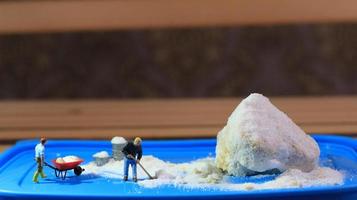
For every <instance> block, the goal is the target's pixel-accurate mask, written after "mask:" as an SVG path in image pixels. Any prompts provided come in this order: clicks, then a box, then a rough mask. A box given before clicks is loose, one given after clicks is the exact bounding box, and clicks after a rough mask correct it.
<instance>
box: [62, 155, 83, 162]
mask: <svg viewBox="0 0 357 200" xmlns="http://www.w3.org/2000/svg"><path fill="white" fill-rule="evenodd" d="M62 159H63V161H64V162H66V163H67V162H76V161H78V160H80V158H79V157H77V156H72V155H71V156H65V157H63V158H62Z"/></svg>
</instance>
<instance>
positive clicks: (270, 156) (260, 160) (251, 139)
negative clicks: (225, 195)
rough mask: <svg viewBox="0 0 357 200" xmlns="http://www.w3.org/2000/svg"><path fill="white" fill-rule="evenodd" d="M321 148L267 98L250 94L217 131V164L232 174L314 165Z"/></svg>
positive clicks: (304, 169) (304, 167)
mask: <svg viewBox="0 0 357 200" xmlns="http://www.w3.org/2000/svg"><path fill="white" fill-rule="evenodd" d="M319 154H320V150H319V147H318V145H317V143H316V142H315V141H314V140H313V139H312V138H311V137H310V136H308V135H306V134H305V132H304V131H303V130H301V128H299V127H298V126H297V125H296V124H295V123H294V122H293V121H292V120H291V119H290V118H289V117H288V116H287V115H286V114H285V113H283V112H281V111H280V110H279V109H277V108H276V107H275V106H274V105H273V104H272V103H271V102H270V101H269V99H268V98H266V97H264V96H263V95H261V94H251V95H250V96H248V97H247V98H246V99H244V100H243V101H242V102H241V103H240V104H239V105H238V107H237V108H236V109H235V110H234V111H233V113H232V114H231V116H230V117H229V119H228V122H227V125H226V126H225V127H224V128H223V129H222V130H221V131H220V132H219V133H218V136H217V146H216V166H217V167H218V168H220V169H222V170H224V171H226V172H228V174H231V175H235V176H239V175H250V174H254V173H256V172H269V171H271V170H272V171H274V170H279V171H281V172H283V171H285V170H287V169H299V170H301V171H304V172H309V171H311V170H313V169H314V168H315V167H316V166H317V162H318V158H319Z"/></svg>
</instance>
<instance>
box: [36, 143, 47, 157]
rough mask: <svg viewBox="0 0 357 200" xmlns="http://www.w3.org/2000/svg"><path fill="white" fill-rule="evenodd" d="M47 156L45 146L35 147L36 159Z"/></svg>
mask: <svg viewBox="0 0 357 200" xmlns="http://www.w3.org/2000/svg"><path fill="white" fill-rule="evenodd" d="M44 156H45V146H44V145H43V144H41V143H39V144H37V145H36V147H35V157H36V158H38V157H44Z"/></svg>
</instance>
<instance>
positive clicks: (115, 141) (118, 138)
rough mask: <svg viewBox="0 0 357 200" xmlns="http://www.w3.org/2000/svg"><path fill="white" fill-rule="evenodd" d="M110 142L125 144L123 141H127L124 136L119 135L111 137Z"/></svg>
mask: <svg viewBox="0 0 357 200" xmlns="http://www.w3.org/2000/svg"><path fill="white" fill-rule="evenodd" d="M111 142H112V144H125V143H127V141H126V140H125V138H123V137H119V136H116V137H113V139H112V141H111Z"/></svg>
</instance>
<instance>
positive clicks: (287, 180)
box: [83, 156, 343, 190]
mask: <svg viewBox="0 0 357 200" xmlns="http://www.w3.org/2000/svg"><path fill="white" fill-rule="evenodd" d="M123 162H124V161H114V160H113V159H110V161H109V162H108V163H107V164H105V165H103V166H101V167H98V166H96V164H95V163H94V162H91V163H89V164H88V165H86V166H83V167H84V168H85V171H84V172H83V173H85V174H96V175H99V176H103V177H106V178H112V179H122V178H123V164H124V163H123ZM141 163H142V165H143V166H144V167H145V169H146V170H147V171H148V172H149V173H150V174H151V175H152V176H156V177H157V179H153V180H149V178H148V177H147V175H146V174H145V172H144V171H143V170H142V169H141V168H140V166H139V165H138V166H137V167H138V178H139V182H138V184H140V185H141V186H143V187H148V188H154V187H159V186H161V185H174V186H177V187H189V188H212V189H219V190H252V189H279V188H299V187H311V186H331V185H339V184H342V183H343V175H342V173H340V172H338V171H336V170H333V169H331V168H326V167H316V168H315V169H314V170H312V171H310V172H303V171H301V170H299V169H289V170H287V171H285V172H284V173H282V174H280V175H279V176H277V177H276V178H275V179H274V180H271V181H267V182H264V183H253V182H246V183H232V182H231V181H230V179H227V178H225V177H226V176H224V174H223V173H222V171H221V170H220V169H218V168H217V167H216V166H215V161H214V158H211V157H208V158H204V159H199V160H195V161H192V162H189V163H180V164H174V163H170V162H164V161H163V160H160V159H158V158H155V157H153V156H143V158H142V159H141ZM130 177H131V173H129V178H130Z"/></svg>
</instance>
